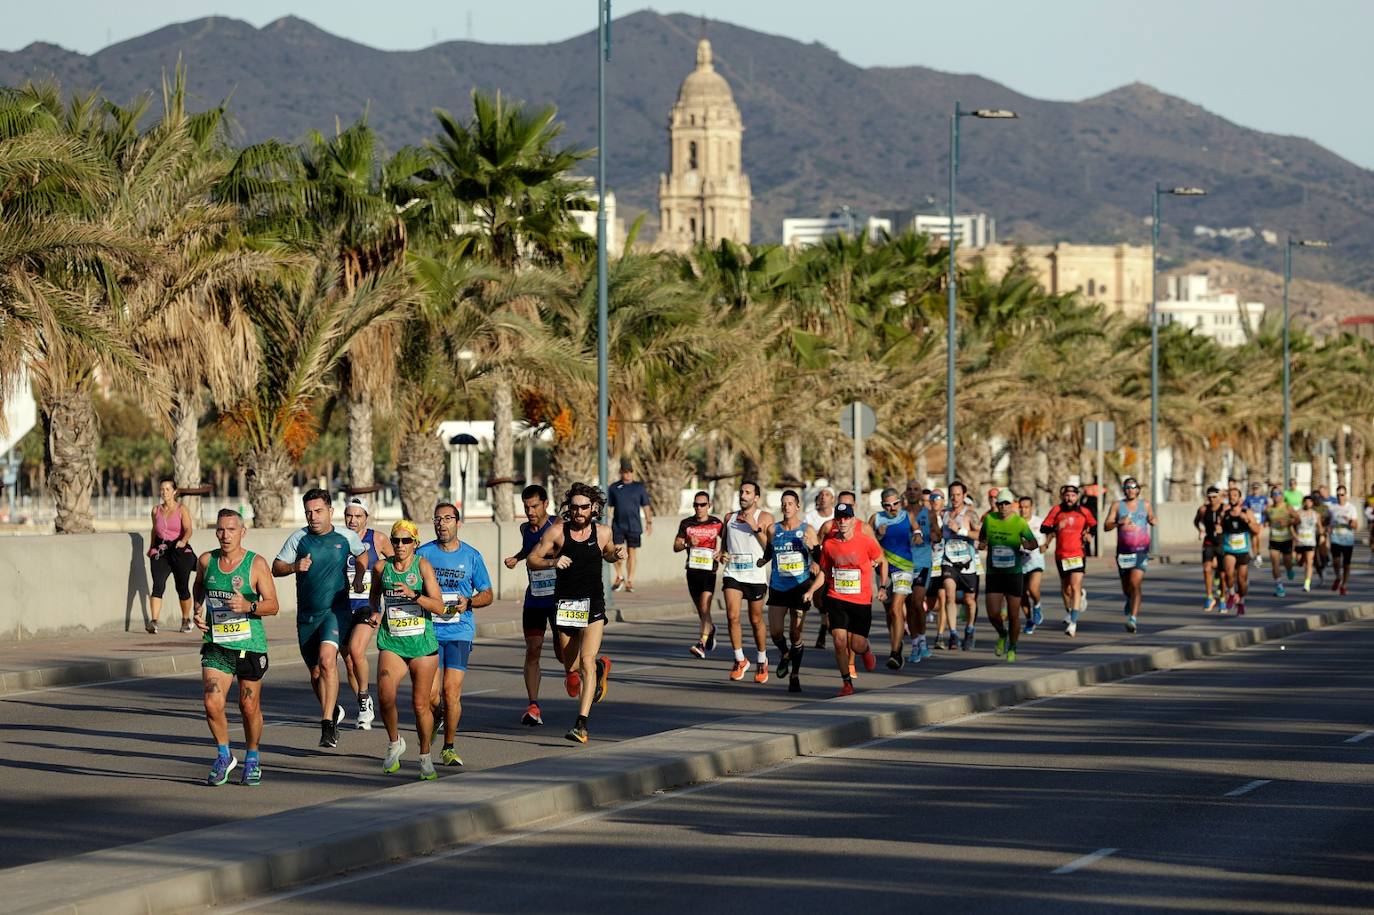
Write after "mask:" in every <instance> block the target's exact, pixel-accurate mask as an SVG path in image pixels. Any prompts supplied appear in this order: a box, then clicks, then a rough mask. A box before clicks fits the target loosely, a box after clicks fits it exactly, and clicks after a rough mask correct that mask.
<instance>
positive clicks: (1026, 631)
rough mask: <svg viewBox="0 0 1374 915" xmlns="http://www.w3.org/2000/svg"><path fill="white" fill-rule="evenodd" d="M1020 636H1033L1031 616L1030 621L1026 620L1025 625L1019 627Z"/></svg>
mask: <svg viewBox="0 0 1374 915" xmlns="http://www.w3.org/2000/svg"><path fill="white" fill-rule="evenodd" d="M1021 634H1022V635H1035V617H1033V616H1032V617H1031V618H1030V619H1028V620H1026V622H1025V624H1024V625H1023V626H1022V627H1021Z"/></svg>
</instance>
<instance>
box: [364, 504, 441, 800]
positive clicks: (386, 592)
mask: <svg viewBox="0 0 1374 915" xmlns="http://www.w3.org/2000/svg"><path fill="white" fill-rule="evenodd" d="M419 542H420V529H419V528H418V527H416V526H415V522H413V521H408V520H406V519H404V518H402V519H401V520H400V521H397V522H396V523H395V524H393V525H391V548H392V550H393V551H394V552H393V554H392V555H391V556H389V557H387V558H386V559H382V560H379V561H378V562H377V564H376V565H375V566H373V568H372V595H371V597H370V600H371V602H372V619H373V620H374V621H376V622H377V623H378V624H379V628H378V629H377V648H378V652H377V697H378V698H379V699H380V700H381V706H382V723H383V724H384V725H386V737H387V746H386V757H385V758H384V759H383V760H382V771H383V772H384V773H386V774H387V775H391V774H393V773H395V772H397V771H399V770H400V768H401V760H402V759H403V758H404V757H405V755H406V742H405V738H403V737H402V736H401V729H400V719H399V715H398V714H397V711H396V690H397V688H398V687H399V686H400V680H401V678H402V677H403V676H405V674H406V671H407V670H408V671H409V672H410V701H411V705H412V706H413V707H414V709H415V736H416V737H417V738H418V739H419V741H420V780H421V781H433V780H434V779H436V778H438V777H439V776H438V774H437V773H436V772H435V771H434V760H433V759H432V758H431V757H430V748H431V745H432V742H433V740H434V712H433V709H432V707H431V705H430V694H431V691H432V690H433V686H434V679H435V676H436V675H437V674H438V671H439V642H438V640H437V639H436V638H435V635H434V620H433V617H434V615H435V614H436V613H441V612H443V610H444V599H443V595H442V592H440V590H439V580H438V578H436V577H435V575H434V567H433V566H431V565H430V564H429V560H427V559H425V558H424V557H423V556H418V555H416V552H415V548H416V546H418V545H419Z"/></svg>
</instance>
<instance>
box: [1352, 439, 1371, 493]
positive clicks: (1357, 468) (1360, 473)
mask: <svg viewBox="0 0 1374 915" xmlns="http://www.w3.org/2000/svg"><path fill="white" fill-rule="evenodd" d="M1364 456H1365V444H1364V438H1363V436H1360V435H1358V434H1355V435H1351V436H1350V501H1351V502H1354V503H1356V504H1357V505H1358V504H1360V503H1361V502H1363V500H1364V496H1365V493H1366V492H1368V490H1366V489H1365V488H1364V487H1365V475H1364Z"/></svg>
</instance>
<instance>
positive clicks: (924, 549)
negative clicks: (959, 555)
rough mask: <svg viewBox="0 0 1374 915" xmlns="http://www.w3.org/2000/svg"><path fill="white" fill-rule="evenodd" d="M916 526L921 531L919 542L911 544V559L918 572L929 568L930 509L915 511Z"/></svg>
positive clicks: (930, 558)
mask: <svg viewBox="0 0 1374 915" xmlns="http://www.w3.org/2000/svg"><path fill="white" fill-rule="evenodd" d="M916 528H917V530H919V531H920V532H921V542H920V543H919V544H917V543H913V544H912V545H911V561H912V562H913V563H915V565H916V571H918V572H919V571H920V570H921V569H928V568H930V565H931V560H932V558H933V557H932V555H931V551H930V509H928V508H923V509H921V510H920V511H918V512H917V513H916Z"/></svg>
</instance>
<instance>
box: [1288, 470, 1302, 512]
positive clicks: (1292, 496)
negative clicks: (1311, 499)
mask: <svg viewBox="0 0 1374 915" xmlns="http://www.w3.org/2000/svg"><path fill="white" fill-rule="evenodd" d="M1283 501H1285V502H1287V503H1288V504H1289V505H1291V506H1293V508H1294V509H1299V508H1301V507H1302V493H1301V492H1299V491H1298V481H1297V480H1295V479H1293V478H1292V477H1289V478H1288V488H1287V489H1285V490H1284V491H1283Z"/></svg>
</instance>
